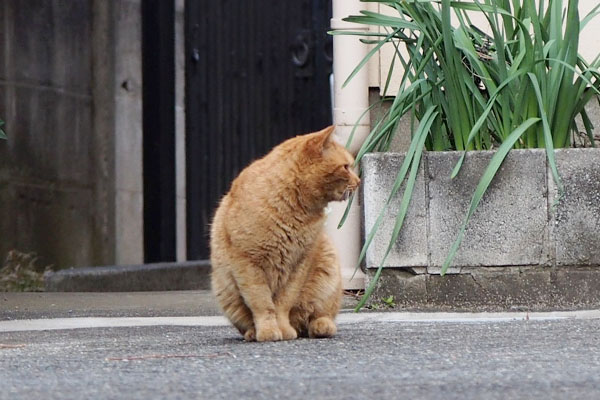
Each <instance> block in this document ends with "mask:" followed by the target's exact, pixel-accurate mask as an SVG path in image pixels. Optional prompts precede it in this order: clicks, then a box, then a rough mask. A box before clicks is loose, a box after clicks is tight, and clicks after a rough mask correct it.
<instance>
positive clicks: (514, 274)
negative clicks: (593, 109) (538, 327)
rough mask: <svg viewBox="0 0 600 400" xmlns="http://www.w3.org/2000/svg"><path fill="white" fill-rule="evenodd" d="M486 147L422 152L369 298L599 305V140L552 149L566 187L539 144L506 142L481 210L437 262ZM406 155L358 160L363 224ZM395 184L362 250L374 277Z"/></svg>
mask: <svg viewBox="0 0 600 400" xmlns="http://www.w3.org/2000/svg"><path fill="white" fill-rule="evenodd" d="M492 155H493V153H492V152H471V153H469V154H468V155H467V157H466V159H465V162H464V164H463V168H462V171H461V172H460V174H459V176H457V177H456V178H455V179H453V180H452V179H450V173H451V171H452V168H453V167H454V165H455V164H456V162H457V160H458V158H459V157H460V153H458V152H429V153H426V154H424V157H423V160H422V163H421V168H420V170H419V174H418V177H417V182H416V185H415V189H414V192H413V198H412V201H411V204H410V207H409V211H408V215H407V217H406V220H405V225H404V228H403V230H402V232H401V233H400V237H399V238H398V240H397V242H396V244H395V247H394V250H393V252H392V254H391V255H390V256H389V257H388V260H387V262H386V264H385V265H384V267H385V268H384V271H383V273H382V276H381V279H380V281H379V283H378V285H377V288H376V291H375V292H374V295H373V296H372V298H371V302H372V303H377V302H378V301H379V299H380V298H381V297H383V296H389V295H390V294H391V295H394V297H395V300H396V303H397V304H399V305H401V306H403V307H406V308H419V309H421V308H423V309H430V308H434V309H450V308H452V309H511V308H513V309H520V308H526V309H532V310H540V309H566V308H578V307H590V306H598V305H600V235H599V234H598V232H599V230H600V149H563V150H558V151H557V152H556V160H557V164H558V169H559V173H560V175H561V177H562V180H563V183H564V187H565V194H564V196H563V197H562V198H561V199H560V200H559V201H558V202H556V200H557V199H558V195H557V189H556V187H555V184H554V182H553V179H552V175H551V172H550V170H549V168H548V165H547V160H546V156H545V152H544V150H538V149H535V150H516V151H512V152H511V153H510V154H509V155H508V156H507V158H506V160H505V162H504V163H503V165H502V167H501V169H500V171H499V173H498V175H497V176H496V178H495V179H494V181H493V182H492V184H491V186H490V188H489V189H488V192H487V193H486V195H485V196H484V198H483V200H482V202H481V203H480V205H479V207H478V209H477V210H476V212H475V214H474V215H473V217H472V219H471V221H470V223H469V225H468V228H467V231H466V233H465V236H464V240H463V242H462V245H461V247H460V249H459V253H458V254H457V255H456V257H455V258H454V261H453V264H452V265H453V266H452V267H451V268H450V269H449V271H448V274H447V275H446V276H443V277H442V276H440V275H439V273H440V270H441V266H442V264H443V262H444V259H445V257H446V255H447V253H448V250H449V249H450V246H451V245H452V243H453V242H454V240H455V238H456V235H457V234H458V230H459V227H460V224H461V223H462V221H463V219H464V216H465V214H466V212H467V208H468V205H469V203H470V200H471V196H472V194H473V191H474V190H475V187H476V186H477V183H478V182H479V179H480V177H481V175H482V174H483V171H484V169H485V167H486V166H487V164H488V162H489V160H490V159H491V157H492ZM403 159H404V156H403V155H402V154H397V153H373V154H369V155H367V156H366V157H365V158H364V159H363V176H364V179H363V184H362V193H363V217H364V221H363V222H364V224H363V226H364V227H365V231H366V232H368V231H369V229H370V227H372V226H373V223H374V222H375V220H376V219H377V216H378V215H379V212H380V211H381V208H382V207H383V204H384V202H385V200H386V199H387V196H388V195H389V193H390V190H391V187H392V185H393V182H394V180H395V178H396V173H397V171H398V170H399V168H400V165H401V164H402V161H403ZM400 200H401V192H400V194H399V195H398V196H397V197H396V198H395V199H394V201H393V203H392V205H391V207H390V208H389V210H388V211H387V215H386V217H385V218H384V223H383V225H382V226H381V228H380V230H379V232H378V234H377V235H376V237H375V240H374V241H373V243H372V245H371V247H370V248H369V250H368V252H367V257H366V262H365V267H366V271H367V279H370V278H371V277H372V276H373V274H374V271H375V270H376V268H377V267H378V266H379V264H380V262H381V260H382V258H383V254H384V252H385V250H386V248H387V246H388V243H389V237H390V235H391V231H392V229H393V226H394V222H395V215H396V214H397V212H398V209H399V206H400Z"/></svg>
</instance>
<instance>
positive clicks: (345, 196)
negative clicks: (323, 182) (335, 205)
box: [340, 186, 356, 201]
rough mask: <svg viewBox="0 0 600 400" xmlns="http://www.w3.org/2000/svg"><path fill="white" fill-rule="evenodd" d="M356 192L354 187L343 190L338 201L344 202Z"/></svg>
mask: <svg viewBox="0 0 600 400" xmlns="http://www.w3.org/2000/svg"><path fill="white" fill-rule="evenodd" d="M355 190H356V187H350V186H348V187H346V189H345V190H344V192H343V193H342V196H341V198H340V201H346V200H348V199H349V198H350V196H351V195H352V193H353V192H354V191H355Z"/></svg>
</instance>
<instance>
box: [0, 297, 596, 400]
mask: <svg viewBox="0 0 600 400" xmlns="http://www.w3.org/2000/svg"><path fill="white" fill-rule="evenodd" d="M167 297H168V296H167ZM1 298H2V297H1V295H0V299H1ZM8 302H9V301H8V300H6V302H5V303H8ZM122 306H123V307H125V306H127V304H125V305H122ZM129 306H131V304H130V305H129ZM48 307H50V304H48ZM123 307H121V308H123ZM117 308H119V307H117ZM133 308H134V309H135V307H133ZM176 308H177V307H175V309H176ZM5 311H6V308H0V319H4V321H0V399H33V398H43V399H90V398H93V399H155V398H156V399H164V398H182V399H187V398H190V399H198V398H202V399H203V398H206V399H235V398H257V399H260V398H287V399H310V398H314V399H400V398H406V399H531V398H544V399H594V398H600V336H599V335H598V331H599V329H600V312H598V311H591V312H587V313H586V312H583V313H581V312H580V313H567V314H564V313H555V314H527V313H518V314H477V315H474V314H473V315H471V314H415V313H413V314H409V313H387V314H385V313H384V314H373V313H369V314H359V315H358V316H357V315H356V314H351V313H344V314H342V315H341V316H340V326H339V328H340V329H339V334H338V335H337V336H336V337H335V338H333V339H325V340H309V339H301V340H296V341H290V342H278V343H245V342H243V341H242V340H241V338H240V337H239V335H238V334H237V333H236V332H235V331H234V330H233V329H232V328H230V327H229V326H226V325H224V321H223V320H222V319H220V318H215V317H207V318H204V317H197V316H196V317H193V318H184V317H181V316H180V317H173V318H169V317H168V315H167V314H165V313H162V317H161V318H162V319H156V318H139V317H136V318H133V319H123V318H121V317H123V316H124V315H125V314H127V313H124V312H123V311H122V309H121V310H117V311H116V313H115V315H106V316H111V317H117V318H108V319H105V318H93V319H71V320H70V321H72V322H73V326H75V325H76V324H79V326H94V325H95V326H96V327H94V328H78V329H56V328H61V326H62V327H66V325H65V324H64V320H55V319H44V320H43V321H36V322H35V323H37V324H45V325H44V326H42V325H38V326H37V328H36V329H56V330H23V329H34V328H32V326H33V325H29V327H27V326H26V325H25V324H26V323H25V321H22V320H14V319H12V320H9V318H6V315H5ZM38 311H40V310H37V311H36V312H38ZM67 311H68V310H67ZM163 311H165V310H163ZM50 314H51V313H48V315H50ZM25 315H26V314H23V315H22V316H25ZM32 315H33V314H32ZM12 316H13V317H14V314H12ZM54 316H56V315H54ZM130 316H135V315H132V314H130ZM119 322H121V325H125V326H120V327H119V326H118V325H119ZM32 323H33V322H31V321H30V322H29V324H32ZM167 323H170V324H173V325H170V326H169V325H167V326H165V325H161V324H167ZM61 324H63V325H61ZM155 324H158V325H155ZM140 325H146V326H140ZM184 325H187V326H184Z"/></svg>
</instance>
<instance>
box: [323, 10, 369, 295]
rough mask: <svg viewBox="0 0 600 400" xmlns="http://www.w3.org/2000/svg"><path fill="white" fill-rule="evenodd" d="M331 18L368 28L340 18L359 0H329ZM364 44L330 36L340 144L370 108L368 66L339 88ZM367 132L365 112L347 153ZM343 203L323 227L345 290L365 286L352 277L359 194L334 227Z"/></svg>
mask: <svg viewBox="0 0 600 400" xmlns="http://www.w3.org/2000/svg"><path fill="white" fill-rule="evenodd" d="M332 1H333V3H332V5H333V7H332V8H333V18H332V19H331V28H332V29H334V30H351V31H360V30H364V31H366V30H368V28H367V27H365V26H364V25H359V24H353V23H349V22H345V21H342V18H344V17H347V16H349V15H357V14H359V12H360V10H362V9H365V5H364V4H365V3H361V2H360V1H359V0H332ZM367 52H368V48H367V45H365V44H363V43H361V42H360V41H359V40H358V38H357V37H356V36H339V35H336V36H334V37H333V76H334V91H333V92H334V98H333V104H334V107H333V120H334V124H335V125H336V126H337V128H336V130H335V133H334V135H335V138H336V140H337V141H338V142H339V143H341V144H344V145H345V144H346V143H347V141H348V138H349V137H350V133H351V132H352V129H353V128H354V126H355V124H356V122H357V121H358V119H359V118H360V116H361V115H362V114H363V113H364V112H365V110H366V109H367V108H368V107H369V80H368V79H369V74H368V69H367V67H368V65H365V66H364V67H363V68H362V70H361V71H360V72H359V73H358V74H356V75H355V76H354V77H353V78H352V80H351V81H350V83H348V85H346V87H344V88H343V89H342V84H343V83H344V81H345V80H346V78H347V77H348V76H350V74H351V73H352V71H353V70H354V68H355V67H356V66H357V65H358V64H359V63H360V61H361V60H362V59H363V58H364V57H365V56H366V55H367ZM369 131H370V119H369V113H368V112H367V113H366V114H365V115H364V116H363V118H362V119H361V120H360V122H359V124H358V126H357V127H356V130H355V132H354V137H353V140H352V143H351V144H350V146H349V149H350V152H351V153H353V154H354V155H356V153H357V152H358V150H359V148H360V146H361V145H362V143H363V142H364V140H365V138H366V137H367V135H368V134H369ZM346 204H347V203H346V202H343V203H341V202H337V203H331V204H330V210H331V212H330V214H329V217H328V219H327V223H326V226H325V229H326V231H327V233H328V234H329V237H330V238H331V239H332V241H333V243H334V245H335V247H336V248H337V250H338V254H339V257H340V263H341V267H342V279H343V284H344V289H364V285H365V283H364V274H363V273H362V271H360V270H359V271H358V272H357V273H356V275H355V276H354V278H353V279H352V280H350V278H351V276H352V275H353V274H354V270H355V267H356V261H357V260H358V256H359V253H360V248H361V245H362V243H361V235H360V231H361V226H360V224H361V218H360V204H359V202H358V196H356V197H355V199H354V202H353V204H352V208H351V210H350V213H349V215H348V218H347V220H346V222H345V224H344V226H343V227H342V228H341V229H337V226H338V223H339V221H340V220H341V217H342V215H343V213H344V210H345V209H346Z"/></svg>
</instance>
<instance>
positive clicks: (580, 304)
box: [367, 267, 600, 311]
mask: <svg viewBox="0 0 600 400" xmlns="http://www.w3.org/2000/svg"><path fill="white" fill-rule="evenodd" d="M374 273H375V271H374V270H368V271H367V275H368V277H369V278H372V277H373V275H374ZM389 296H394V302H395V303H396V305H397V306H398V307H400V308H403V309H407V310H421V311H425V310H435V311H506V310H526V311H552V310H554V311H556V310H573V309H590V308H598V307H600V273H598V271H597V270H596V269H594V268H585V267H580V268H551V267H501V268H490V267H488V268H477V267H473V268H465V269H463V271H462V272H461V273H460V274H448V275H445V276H440V275H436V274H420V275H415V274H411V273H409V272H407V271H404V270H402V269H398V268H384V269H383V271H382V274H381V276H380V279H379V281H378V283H377V285H376V288H375V291H374V292H373V294H372V296H371V298H370V300H369V301H370V304H371V305H372V306H377V305H382V304H383V302H382V299H383V298H387V297H389Z"/></svg>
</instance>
